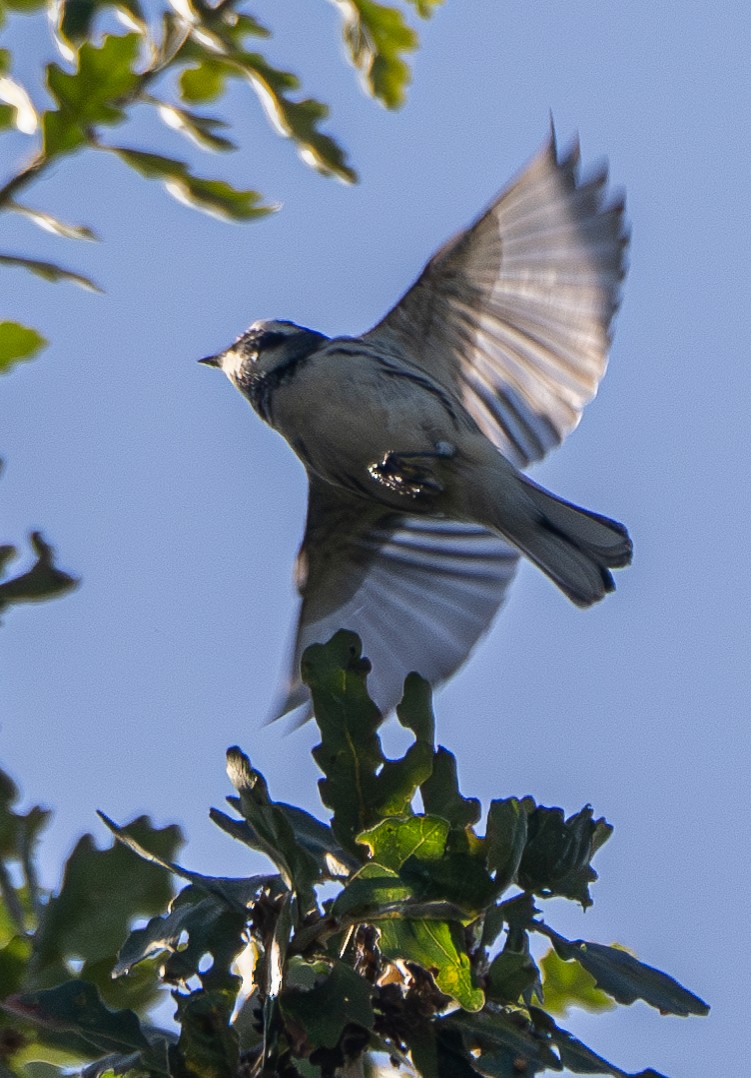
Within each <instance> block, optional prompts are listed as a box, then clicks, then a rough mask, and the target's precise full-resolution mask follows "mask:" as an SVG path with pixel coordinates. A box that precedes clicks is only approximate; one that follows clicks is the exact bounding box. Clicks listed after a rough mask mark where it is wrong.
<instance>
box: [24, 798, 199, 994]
mask: <svg viewBox="0 0 751 1078" xmlns="http://www.w3.org/2000/svg"><path fill="white" fill-rule="evenodd" d="M129 826H130V830H131V831H132V832H133V833H134V834H135V835H136V836H138V837H139V838H140V839H141V841H144V842H149V843H150V844H151V845H153V846H154V847H155V848H156V849H158V850H160V851H161V852H162V853H163V854H164V855H165V856H167V857H169V856H171V855H172V853H173V852H174V850H175V849H176V848H177V846H179V844H180V843H181V841H182V837H181V834H180V830H179V828H177V827H175V826H171V827H165V828H154V827H153V826H152V824H151V823H150V822H149V820H148V819H147V818H146V817H139V818H138V819H137V820H134V821H133V823H132V824H130V825H129ZM171 894H172V887H171V880H170V877H169V876H168V874H167V873H165V872H164V871H163V870H162V869H161V868H157V867H156V866H154V865H151V864H147V863H146V862H144V861H141V860H139V859H138V858H137V857H134V856H133V854H132V853H131V852H130V851H129V850H128V849H126V848H125V847H124V846H123V845H121V844H120V843H115V844H114V845H113V846H111V847H110V848H109V849H106V850H100V849H98V848H97V847H96V846H95V845H94V840H93V838H92V837H91V835H84V836H83V837H82V838H81V839H79V841H78V843H77V845H76V847H75V849H74V850H73V853H72V854H71V855H70V857H69V858H68V861H67V864H66V866H65V872H64V875H63V883H62V887H61V888H60V892H59V894H57V895H56V896H54V897H53V898H52V899H51V900H50V902H49V904H48V906H47V908H46V910H45V913H44V917H43V919H42V922H41V925H40V929H39V931H38V933H37V938H36V941H35V955H34V962H33V966H32V969H33V984H34V986H40V987H45V986H47V985H50V984H54V983H55V978H58V977H59V976H60V973H61V970H63V969H64V968H65V966H64V960H65V959H66V958H67V957H69V956H72V957H77V958H82V959H83V960H84V961H85V962H86V963H99V962H100V961H102V960H104V959H114V956H115V955H116V954H117V951H118V949H119V947H120V945H121V944H122V942H123V940H124V938H125V936H126V934H127V931H128V927H129V925H130V921H131V920H132V919H133V918H134V917H136V916H139V915H148V914H152V913H155V912H156V911H158V910H161V909H163V908H164V906H165V905H166V904H167V902H168V901H169V899H170V897H171ZM108 976H109V975H108Z"/></svg>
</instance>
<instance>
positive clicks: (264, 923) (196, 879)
mask: <svg viewBox="0 0 751 1078" xmlns="http://www.w3.org/2000/svg"><path fill="white" fill-rule="evenodd" d="M367 672H368V663H367V660H365V659H364V658H363V657H362V655H361V651H360V642H359V640H358V639H357V637H356V636H354V635H353V634H351V633H345V632H340V633H338V634H337V635H336V636H335V637H334V638H333V639H332V640H331V641H330V642H329V644H328V645H326V646H319V645H315V646H314V647H311V648H309V649H308V651H307V652H306V654H305V656H304V659H303V676H304V678H305V680H306V682H307V684H308V685H309V686H310V689H311V692H312V696H313V701H314V708H315V715H316V721H317V723H318V726H319V729H320V733H321V740H320V744H319V745H318V746H317V748H316V749H315V750H314V756H315V759H316V761H317V763H318V765H319V767H320V768H321V771H322V773H323V777H322V779H321V781H320V793H321V798H322V801H323V803H324V805H325V806H326V807H327V808H328V809H329V811H330V817H329V820H328V822H323V821H321V820H318V819H316V818H315V817H313V816H312V815H310V814H309V813H307V812H305V811H303V810H302V809H299V808H296V807H294V806H292V805H289V804H286V803H284V802H278V801H274V800H273V799H272V797H271V795H270V793H269V790H268V787H267V784H266V781H265V779H264V778H263V775H262V774H261V773H260V772H259V771H258V770H256V769H255V768H254V767H253V766H252V764H251V762H250V760H249V759H248V757H247V756H246V755H245V754H244V753H242V752H241V751H240V750H239V749H237V748H235V749H231V750H230V751H229V753H228V773H229V777H230V780H231V782H232V785H233V787H234V791H235V792H234V794H233V796H232V797H230V798H229V799H228V800H229V804H230V807H231V809H232V810H233V811H232V812H231V813H226V812H224V811H219V810H213V812H212V818H213V820H214V822H215V823H216V824H217V825H218V826H219V827H221V828H222V829H223V830H224V831H226V832H227V833H228V834H229V835H230V836H231V837H232V838H234V839H236V840H237V841H239V842H241V843H243V844H244V845H246V846H248V847H250V848H251V849H253V850H257V851H260V852H261V853H263V854H264V855H265V856H266V857H267V858H268V859H269V861H270V862H271V865H272V866H273V867H272V869H271V871H270V872H269V873H268V874H267V875H262V876H254V877H251V878H249V879H230V878H219V877H207V876H202V875H199V874H197V873H192V872H190V871H188V870H186V869H184V868H182V867H180V866H179V865H177V864H175V863H174V862H173V861H172V860H171V859H170V854H169V853H168V852H165V845H167V844H166V843H165V842H164V841H163V839H160V836H161V833H157V832H153V831H149V830H148V829H147V828H146V827H145V824H144V822H143V821H140V822H139V823H138V825H132V826H130V827H128V828H120V827H118V826H117V825H116V824H114V823H112V821H109V820H107V818H106V817H103V818H104V819H105V822H106V823H107V824H108V826H109V827H110V828H111V830H112V831H113V833H114V834H115V835H116V837H117V838H118V839H119V841H120V843H121V848H120V849H119V850H118V851H117V853H118V854H119V856H121V857H123V858H125V857H127V858H129V860H128V865H129V872H130V871H135V869H134V865H136V864H138V862H137V861H136V860H135V859H133V858H132V854H133V853H135V854H137V855H138V857H139V858H140V859H141V863H142V870H145V869H149V870H150V871H151V872H157V873H159V872H160V870H161V871H162V872H163V873H164V875H163V877H160V878H163V880H166V878H167V875H166V874H167V873H171V874H173V875H175V876H176V877H177V878H178V879H180V880H182V881H183V883H184V886H183V888H182V890H180V892H179V893H178V894H177V895H176V897H175V898H174V899H173V900H172V902H171V903H170V905H169V908H168V909H167V910H166V912H157V913H155V914H154V915H153V916H152V917H151V919H150V920H148V921H147V922H146V923H145V924H142V925H140V926H138V927H136V928H135V929H133V930H132V931H131V932H130V935H129V936H128V937H127V939H126V941H125V943H124V944H123V946H122V947H121V949H120V951H119V955H118V957H117V961H116V963H114V974H115V977H116V980H115V981H114V982H112V983H111V984H110V985H109V987H108V988H107V989H106V990H105V987H104V981H103V980H102V979H97V977H96V976H93V975H92V970H93V971H94V972H95V973H96V971H100V970H101V969H102V965H101V963H103V962H104V961H105V957H104V955H105V952H106V953H107V955H109V956H111V954H112V949H113V945H114V942H115V936H116V932H115V931H114V929H115V927H117V929H118V930H119V929H121V928H123V927H124V922H125V920H127V913H128V908H129V904H130V912H131V914H135V913H136V907H137V910H138V912H140V913H141V914H143V911H144V908H145V899H144V892H143V891H142V890H139V889H136V890H132V891H131V892H129V893H128V894H127V895H126V896H125V897H123V896H121V895H120V894H119V891H118V889H119V886H120V879H121V877H120V876H119V875H118V873H117V869H116V868H115V865H114V858H115V852H116V851H115V850H111V851H106V852H104V853H102V852H100V851H94V850H93V849H92V848H91V846H90V845H86V847H85V849H84V851H83V853H82V854H80V855H79V856H80V857H82V858H84V859H86V860H87V862H88V859H90V858H92V857H98V858H99V859H100V862H101V860H102V859H103V858H106V857H109V858H111V863H109V864H108V865H107V874H108V880H109V886H110V888H111V889H113V888H114V891H113V890H111V891H110V892H109V893H107V894H104V893H101V892H100V893H98V894H97V895H96V900H93V899H91V898H84V897H83V896H80V898H79V900H78V902H77V903H76V905H75V911H74V904H73V903H72V901H71V898H70V897H69V896H67V895H66V888H68V889H70V888H74V887H75V888H81V887H84V886H85V881H88V882H89V885H91V881H92V879H93V877H92V875H91V874H90V873H88V871H87V872H84V871H81V872H79V873H76V872H74V871H73V869H72V868H71V866H70V864H69V865H68V867H67V868H66V873H65V880H64V883H63V888H62V890H61V892H60V894H59V895H58V896H56V897H55V898H53V899H52V900H51V901H50V905H49V910H50V912H47V911H45V914H44V916H43V917H42V918H40V921H39V923H40V926H41V929H40V931H41V932H42V937H43V942H37V941H36V937H32V938H30V937H29V936H28V935H24V932H23V931H21V932H17V933H16V934H15V935H13V936H11V937H9V940H8V943H7V944H6V950H7V948H8V946H10V945H11V943H12V948H18V947H21V946H22V947H25V948H26V952H24V954H25V955H26V954H27V952H31V953H32V954H33V955H36V956H37V957H35V958H33V960H32V958H30V957H27V958H23V956H22V959H23V960H22V961H19V959H18V957H15V958H14V957H13V955H15V954H16V952H15V951H12V954H11V953H9V955H8V959H7V960H6V968H7V962H10V963H11V967H12V968H16V969H17V971H18V973H17V975H16V977H15V980H13V983H12V984H11V986H10V987H11V991H10V992H9V993H8V995H9V998H7V999H6V1001H5V1004H4V1006H5V1008H6V1014H7V1016H8V1018H7V1019H6V1022H12V1021H17V1022H19V1021H20V1022H21V1025H20V1026H19V1027H18V1038H19V1040H22V1041H23V1042H24V1048H23V1049H20V1048H19V1049H17V1050H13V1049H12V1047H11V1049H9V1050H6V1065H7V1067H8V1068H10V1069H11V1070H13V1071H15V1072H16V1073H18V1070H17V1065H18V1061H19V1060H20V1059H22V1058H23V1051H24V1050H27V1047H28V1042H29V1040H31V1041H33V1042H34V1043H35V1044H39V1043H41V1042H43V1041H44V1042H45V1043H46V1040H45V1039H48V1038H50V1037H51V1036H53V1035H54V1036H58V1035H60V1034H61V1031H64V1035H65V1037H66V1038H68V1039H69V1038H71V1037H72V1038H74V1039H76V1041H77V1043H78V1044H79V1045H82V1046H85V1047H86V1049H87V1053H86V1054H83V1055H82V1058H91V1051H92V1050H93V1049H94V1048H98V1049H99V1054H100V1056H101V1058H100V1059H99V1060H98V1061H96V1062H93V1063H92V1064H91V1065H90V1066H89V1068H88V1069H87V1071H86V1074H87V1075H88V1076H89V1078H95V1076H97V1075H99V1074H103V1073H104V1072H105V1071H114V1072H115V1073H118V1074H119V1073H126V1072H129V1071H133V1072H134V1073H135V1072H137V1073H139V1074H141V1075H149V1076H152V1075H153V1076H154V1078H157V1076H162V1075H176V1076H180V1078H182V1076H186V1075H194V1076H195V1075H201V1076H203V1075H206V1076H212V1078H214V1076H225V1075H226V1076H228V1078H229V1076H235V1075H238V1074H240V1073H242V1074H243V1075H251V1076H256V1075H257V1076H259V1078H261V1076H263V1078H271V1076H276V1075H278V1076H285V1078H295V1076H303V1078H309V1076H313V1075H320V1076H323V1078H328V1076H333V1075H334V1074H335V1073H338V1072H339V1071H340V1070H341V1069H342V1068H344V1067H355V1068H357V1067H358V1066H360V1065H361V1064H362V1061H363V1059H364V1058H365V1057H366V1056H367V1055H368V1054H373V1053H385V1054H386V1055H388V1056H389V1057H390V1058H391V1060H392V1062H393V1063H394V1065H395V1066H400V1067H404V1068H405V1070H406V1071H407V1073H414V1072H417V1073H419V1074H420V1075H422V1076H423V1078H442V1076H444V1075H450V1076H452V1078H453V1076H459V1078H465V1076H466V1078H472V1076H477V1075H485V1076H489V1078H512V1076H518V1075H519V1074H529V1075H532V1074H537V1073H541V1072H543V1071H546V1070H551V1071H561V1070H564V1069H567V1070H569V1071H572V1072H574V1073H582V1074H607V1075H615V1076H620V1078H622V1076H624V1075H625V1072H624V1071H623V1070H621V1069H619V1068H618V1067H617V1066H615V1065H613V1064H612V1063H609V1062H608V1061H607V1060H605V1059H604V1058H603V1057H601V1056H600V1055H598V1054H597V1053H596V1052H595V1051H593V1050H592V1049H591V1048H589V1047H587V1046H586V1045H584V1044H583V1043H582V1042H581V1041H579V1040H577V1038H575V1037H574V1036H573V1035H572V1034H571V1033H569V1032H568V1031H567V1030H565V1029H563V1028H562V1027H561V1026H559V1025H558V1024H557V1022H556V1020H555V1019H554V1017H553V1014H552V1011H553V1010H555V1011H556V1013H560V1012H561V1011H563V1010H565V1008H566V1007H567V1006H570V1005H572V1004H578V1005H581V1006H588V1007H591V1008H593V1009H603V1007H604V1006H608V1005H611V1004H614V1003H622V1004H630V1003H632V1002H633V1001H634V1000H636V999H641V1000H643V1001H645V1002H646V1003H648V1004H649V1005H651V1006H653V1007H655V1008H657V1009H658V1010H659V1011H660V1012H662V1013H671V1014H677V1015H687V1014H705V1013H706V1012H707V1007H706V1005H705V1004H704V1003H703V1002H702V1000H700V999H699V998H698V997H697V996H695V995H694V994H693V993H691V992H689V991H688V990H687V989H685V988H684V987H683V986H681V985H680V984H679V983H678V982H677V981H675V980H674V979H673V978H672V977H669V976H668V975H667V974H664V973H661V972H659V971H658V970H655V969H653V968H652V967H650V966H647V965H645V964H643V963H641V962H639V961H638V960H637V959H636V958H634V957H633V956H632V955H631V954H629V953H628V952H627V951H625V950H623V949H622V948H619V947H613V946H605V945H603V944H600V943H593V942H588V941H584V940H568V939H566V938H564V937H563V936H561V935H560V934H559V933H557V932H556V931H555V930H554V929H552V928H551V927H550V926H549V925H548V924H547V921H546V920H545V919H544V918H543V916H542V914H541V909H540V904H542V903H544V902H545V900H546V899H548V898H550V897H552V896H559V897H563V898H567V899H569V900H572V901H575V902H578V903H579V904H581V905H582V906H583V907H586V906H588V905H589V904H591V901H592V899H591V895H590V885H591V884H592V883H593V882H594V880H595V879H596V873H595V871H594V869H593V868H592V864H591V862H592V858H593V856H594V855H595V853H596V852H597V850H598V849H599V848H600V846H601V845H602V844H603V842H605V841H606V840H607V838H608V837H609V835H610V833H611V828H610V827H609V825H608V824H606V823H605V821H604V820H602V819H598V818H595V817H594V814H593V812H592V810H591V808H590V807H589V806H587V807H585V808H584V809H582V810H581V811H580V812H578V813H575V814H574V815H571V816H568V817H566V816H565V814H564V813H563V811H562V810H561V809H559V808H549V807H545V806H541V805H537V804H536V803H535V802H534V801H533V800H532V798H529V797H527V798H522V799H517V798H505V799H499V800H495V801H493V802H491V804H490V806H489V808H488V811H487V815H486V818H485V824H484V828H482V827H481V826H480V820H481V815H482V812H481V806H480V803H479V802H478V801H477V800H476V799H474V798H469V797H465V796H464V795H463V794H462V793H461V791H460V788H459V784H458V780H457V768H456V760H455V758H454V757H453V755H452V754H451V753H449V752H447V751H446V749H444V748H441V747H436V745H435V738H434V720H433V714H432V711H431V703H430V692H429V689H428V686H427V684H426V683H425V682H424V681H422V680H421V679H420V678H418V677H417V676H416V675H411V676H410V677H409V678H408V679H407V682H406V685H405V693H404V698H403V700H402V703H401V705H400V707H399V709H398V718H399V721H400V722H401V724H402V725H403V726H404V727H405V728H406V729H407V730H408V731H410V733H411V735H412V741H411V744H410V746H409V748H408V749H407V751H406V752H405V753H404V755H403V756H402V757H401V758H399V759H393V760H392V759H387V758H386V757H385V756H384V754H383V751H382V746H381V741H380V737H379V733H378V730H379V726H380V724H381V721H382V720H381V716H380V715H379V713H378V711H377V709H376V707H375V705H374V704H373V703H372V701H371V700H370V699H369V697H368V694H367V685H366V677H367ZM418 808H419V811H418ZM139 828H140V830H139ZM172 837H173V838H174V837H175V836H174V835H173V836H172ZM158 840H160V841H161V845H160V844H159V841H158ZM126 848H127V849H126ZM128 850H129V851H130V853H129V852H128ZM75 893H78V892H75ZM72 894H73V892H71V895H72ZM136 896H137V898H138V902H135V901H134V900H135V898H136ZM149 898H151V892H149ZM23 902H24V899H23V894H21V896H20V897H19V899H18V904H19V906H20V908H21V910H23ZM139 903H140V904H139ZM110 909H112V910H113V919H112V920H110V913H109V912H108V911H110ZM55 911H57V912H55ZM21 916H22V917H24V918H25V916H26V914H25V913H22V914H21ZM75 917H77V918H78V921H76V923H75V925H74V924H73V920H74V918H75ZM24 924H25V921H22V922H21V924H20V925H17V926H16V927H23V925H24ZM45 926H47V927H45ZM535 937H537V938H539V939H541V940H547V941H549V942H550V943H551V944H552V950H551V952H550V953H549V955H548V956H546V957H545V958H544V959H543V960H542V961H541V962H539V963H538V962H537V961H536V959H535V957H534V947H533V945H532V941H533V939H534V938H535ZM45 939H46V942H45V941H44V940H45ZM19 940H20V943H19ZM13 941H15V942H13ZM53 941H54V948H52V950H51V949H50V948H51V947H52V942H53ZM95 941H98V942H97V943H96V945H95ZM12 948H11V950H12ZM92 948H94V951H93V952H92ZM66 953H74V954H77V955H78V956H80V957H81V958H83V960H84V965H83V968H82V969H81V970H80V973H79V974H78V976H77V977H75V978H73V979H68V980H67V981H64V982H63V983H62V984H54V985H53V984H52V981H53V980H55V979H56V978H58V977H61V976H62V975H63V973H64V972H65V969H64V965H65V962H64V955H65V954H66ZM2 954H3V955H4V954H5V951H3V952H2ZM39 955H41V956H42V958H40V957H38V956H39ZM107 960H110V959H107ZM13 962H16V966H15V967H13V966H12V963H13ZM24 962H26V963H27V964H26V965H24ZM40 962H41V963H42V968H43V969H44V970H46V975H45V977H43V978H42V979H41V980H40V979H39V974H38V973H35V972H34V971H35V970H37V968H38V967H39V964H40ZM22 970H31V973H29V972H22ZM144 970H145V971H146V973H144ZM149 975H150V976H151V977H152V981H151V983H152V984H155V983H157V982H160V983H162V984H164V985H167V986H169V987H170V989H171V991H172V995H173V999H174V1002H175V1005H176V1019H177V1026H178V1028H177V1031H175V1032H172V1033H170V1032H165V1031H162V1030H155V1029H154V1028H153V1027H152V1026H150V1025H149V1024H148V1022H147V1021H145V1020H144V1018H143V1017H139V1014H138V1010H139V1007H138V1006H134V1005H133V1003H131V1004H130V1005H129V1006H128V1007H123V1006H122V1000H123V997H122V996H121V995H118V994H117V993H118V992H122V991H126V989H122V988H119V987H117V986H120V985H123V984H125V985H126V986H127V985H128V984H129V983H130V982H131V979H132V978H134V977H135V978H136V979H137V978H138V977H139V976H142V977H144V976H146V977H147V979H148V976H149ZM135 983H136V984H138V983H139V982H138V980H136V982H135ZM546 991H549V993H550V996H551V997H552V1002H553V1004H554V1006H553V1007H548V1008H547V1009H546V1004H545V1001H546ZM141 1002H142V1001H141ZM113 1004H117V1005H118V1006H120V1009H117V1010H115V1009H113ZM29 1031H31V1032H29ZM6 1042H7V1038H6ZM49 1043H50V1044H52V1043H53V1042H52V1041H49ZM66 1043H68V1042H66ZM47 1058H48V1059H49V1057H47ZM51 1061H54V1060H51ZM639 1073H640V1078H656V1072H654V1071H651V1070H644V1071H641V1072H639Z"/></svg>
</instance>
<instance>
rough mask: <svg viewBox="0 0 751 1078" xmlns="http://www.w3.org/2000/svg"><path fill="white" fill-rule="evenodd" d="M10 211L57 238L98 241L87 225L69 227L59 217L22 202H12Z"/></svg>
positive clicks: (9, 207)
mask: <svg viewBox="0 0 751 1078" xmlns="http://www.w3.org/2000/svg"><path fill="white" fill-rule="evenodd" d="M8 209H11V210H14V211H15V212H16V213H20V214H21V215H22V216H23V217H28V219H29V220H30V221H33V222H34V224H35V225H38V226H39V228H43V229H44V230H45V232H51V233H52V234H53V235H55V236H62V237H63V238H64V239H68V240H98V239H99V237H98V236H97V234H96V232H94V231H93V230H92V229H90V228H87V227H86V226H85V225H69V224H67V223H66V222H65V221H61V220H59V218H57V217H53V216H52V214H51V213H45V212H44V211H43V210H35V209H32V207H31V206H24V205H22V204H21V203H20V202H11V203H9V204H8Z"/></svg>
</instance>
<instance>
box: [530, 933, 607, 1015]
mask: <svg viewBox="0 0 751 1078" xmlns="http://www.w3.org/2000/svg"><path fill="white" fill-rule="evenodd" d="M540 968H541V970H542V972H543V980H542V988H543V993H544V1000H545V1010H546V1011H549V1012H550V1014H565V1013H566V1011H567V1010H568V1009H569V1007H583V1008H584V1010H586V1011H609V1010H611V1009H612V1008H613V1007H614V1006H615V1003H614V1002H613V1000H612V999H611V998H610V996H608V995H607V994H606V993H605V992H603V991H602V990H601V989H600V988H597V987H596V985H595V979H594V977H593V976H592V975H591V973H587V971H586V970H585V969H584V968H583V967H582V966H581V965H580V964H579V962H577V961H576V959H572V960H571V961H569V962H565V961H564V960H563V959H562V958H559V957H558V955H557V954H556V952H555V951H554V950H552V949H551V950H550V951H548V953H547V954H546V955H545V957H544V958H542V959H540Z"/></svg>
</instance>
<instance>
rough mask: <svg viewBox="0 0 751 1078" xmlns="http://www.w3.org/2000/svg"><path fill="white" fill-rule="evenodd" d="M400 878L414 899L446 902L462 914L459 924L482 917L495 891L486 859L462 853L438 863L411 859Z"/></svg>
mask: <svg viewBox="0 0 751 1078" xmlns="http://www.w3.org/2000/svg"><path fill="white" fill-rule="evenodd" d="M399 875H400V876H401V878H402V879H403V880H404V882H405V883H407V884H408V885H409V886H410V887H411V888H412V892H413V894H414V896H415V899H417V900H421V901H433V902H438V901H443V902H449V903H451V904H452V905H454V906H456V907H457V908H458V909H461V910H463V911H465V912H464V916H463V917H462V920H468V919H469V917H470V916H472V917H475V916H478V915H479V914H480V913H482V911H483V910H484V909H485V907H486V906H487V904H488V902H490V901H491V899H492V898H493V896H494V894H495V891H496V888H495V885H494V883H493V881H492V880H491V878H490V876H489V874H488V871H487V869H486V868H485V858H484V857H482V856H476V855H472V854H469V853H463V852H459V853H451V852H448V853H447V854H446V855H445V856H444V857H442V858H441V859H440V860H438V861H422V860H420V859H419V858H417V857H410V858H408V859H407V861H405V863H404V864H403V865H402V867H401V870H400V872H399Z"/></svg>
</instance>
